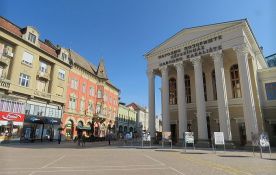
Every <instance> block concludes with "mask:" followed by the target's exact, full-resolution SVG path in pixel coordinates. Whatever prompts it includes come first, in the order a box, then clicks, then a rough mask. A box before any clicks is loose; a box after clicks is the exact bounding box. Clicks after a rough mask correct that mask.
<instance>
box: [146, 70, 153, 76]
mask: <svg viewBox="0 0 276 175" xmlns="http://www.w3.org/2000/svg"><path fill="white" fill-rule="evenodd" d="M147 76H148V77H149V78H150V77H154V72H153V70H147Z"/></svg>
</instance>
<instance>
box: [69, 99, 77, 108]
mask: <svg viewBox="0 0 276 175" xmlns="http://www.w3.org/2000/svg"><path fill="white" fill-rule="evenodd" d="M69 109H72V110H75V109H76V98H75V97H70V100H69Z"/></svg>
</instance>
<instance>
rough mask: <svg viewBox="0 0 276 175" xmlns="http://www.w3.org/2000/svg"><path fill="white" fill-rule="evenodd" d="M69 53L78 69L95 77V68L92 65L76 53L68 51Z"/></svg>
mask: <svg viewBox="0 0 276 175" xmlns="http://www.w3.org/2000/svg"><path fill="white" fill-rule="evenodd" d="M68 51H69V53H70V57H71V59H73V60H74V64H76V65H78V66H79V67H81V68H83V69H85V70H86V71H88V72H89V73H91V74H93V75H96V71H97V69H96V66H94V65H93V64H92V63H90V62H88V61H87V60H86V59H85V58H84V57H82V56H80V55H79V54H78V53H77V52H75V51H74V50H72V49H68Z"/></svg>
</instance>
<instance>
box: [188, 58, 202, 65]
mask: <svg viewBox="0 0 276 175" xmlns="http://www.w3.org/2000/svg"><path fill="white" fill-rule="evenodd" d="M190 61H191V62H192V63H193V65H194V67H197V66H199V65H201V57H200V56H198V57H193V58H191V59H190Z"/></svg>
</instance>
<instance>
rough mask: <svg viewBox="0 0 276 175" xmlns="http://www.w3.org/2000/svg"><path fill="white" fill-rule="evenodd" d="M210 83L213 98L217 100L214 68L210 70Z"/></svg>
mask: <svg viewBox="0 0 276 175" xmlns="http://www.w3.org/2000/svg"><path fill="white" fill-rule="evenodd" d="M212 85H213V95H214V100H217V99H218V97H217V85H216V73H215V70H213V71H212Z"/></svg>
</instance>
